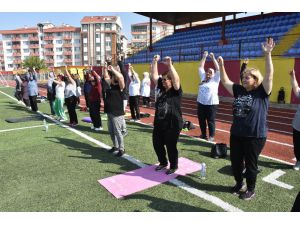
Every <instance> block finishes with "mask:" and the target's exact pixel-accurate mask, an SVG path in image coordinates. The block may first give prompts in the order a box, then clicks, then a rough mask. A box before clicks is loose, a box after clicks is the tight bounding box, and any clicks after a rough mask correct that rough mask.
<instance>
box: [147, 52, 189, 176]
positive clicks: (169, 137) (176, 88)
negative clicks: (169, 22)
mask: <svg viewBox="0 0 300 225" xmlns="http://www.w3.org/2000/svg"><path fill="white" fill-rule="evenodd" d="M159 58H160V57H159V55H155V56H154V58H153V62H152V67H151V78H152V79H153V81H154V83H155V85H157V89H158V94H157V99H156V103H155V118H154V129H153V135H152V141H153V147H154V150H155V152H156V155H157V158H158V161H159V166H157V167H156V169H155V170H156V171H160V170H163V169H165V168H166V167H167V166H168V160H167V158H166V149H165V145H166V148H167V153H168V158H169V161H170V168H169V169H168V170H167V172H166V174H172V173H174V172H175V171H176V170H177V169H178V150H177V141H178V138H179V134H180V131H181V129H182V125H183V120H182V113H181V98H182V89H181V86H180V79H179V76H178V74H177V72H176V70H175V68H174V66H173V65H172V60H171V58H170V57H165V58H164V64H166V66H167V67H168V71H167V72H166V73H164V74H163V76H162V77H161V78H160V77H159V75H158V68H157V62H158V61H159Z"/></svg>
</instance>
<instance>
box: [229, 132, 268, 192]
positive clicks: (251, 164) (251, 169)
mask: <svg viewBox="0 0 300 225" xmlns="http://www.w3.org/2000/svg"><path fill="white" fill-rule="evenodd" d="M265 143H266V138H254V137H237V136H234V135H231V136H230V161H231V168H232V172H233V176H234V179H235V181H236V183H238V184H241V183H242V182H243V170H244V167H245V168H246V182H247V188H248V190H249V191H254V189H255V184H256V177H257V162H258V156H259V154H260V153H261V151H262V149H263V148H264V146H265ZM244 162H245V163H244Z"/></svg>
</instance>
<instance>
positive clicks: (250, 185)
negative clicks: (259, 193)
mask: <svg viewBox="0 0 300 225" xmlns="http://www.w3.org/2000/svg"><path fill="white" fill-rule="evenodd" d="M274 46H275V42H273V39H272V38H267V41H266V43H265V44H262V50H263V52H264V53H265V63H266V65H265V68H266V74H265V77H264V78H263V77H262V75H261V73H260V71H259V70H258V69H255V68H247V69H246V70H245V71H244V72H243V76H242V85H239V84H234V83H233V82H232V81H231V80H230V79H229V78H228V76H227V73H226V71H225V68H224V61H223V58H222V57H219V58H218V62H219V66H220V76H221V81H222V83H223V85H224V87H225V88H226V90H227V91H228V92H229V93H230V94H231V95H233V96H234V98H235V100H234V102H233V123H232V126H231V130H230V149H231V151H230V160H231V167H232V172H233V176H234V179H235V181H236V185H235V186H234V187H233V188H232V193H233V194H238V193H239V194H240V198H242V199H244V200H250V199H252V198H254V197H255V192H254V189H255V184H256V176H257V161H258V156H259V154H260V153H261V151H262V149H263V147H264V145H265V142H266V138H267V111H268V107H269V96H270V94H271V91H272V86H273V72H274V69H273V63H272V57H271V52H272V50H273V48H274ZM244 164H245V165H244ZM244 166H245V168H246V174H245V175H246V182H247V191H245V192H242V189H244V187H243V186H244V184H243V175H242V173H243V169H244Z"/></svg>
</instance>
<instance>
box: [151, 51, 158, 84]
mask: <svg viewBox="0 0 300 225" xmlns="http://www.w3.org/2000/svg"><path fill="white" fill-rule="evenodd" d="M159 59H160V56H159V55H155V56H154V57H153V61H152V66H151V79H152V80H153V82H154V84H155V85H157V81H158V78H159V76H158V68H157V62H158V61H159Z"/></svg>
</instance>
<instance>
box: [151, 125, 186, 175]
mask: <svg viewBox="0 0 300 225" xmlns="http://www.w3.org/2000/svg"><path fill="white" fill-rule="evenodd" d="M179 134H180V130H177V129H166V130H161V129H158V128H156V127H154V129H153V134H152V142H153V147H154V150H155V153H156V155H157V158H158V161H159V163H160V164H161V165H168V160H167V158H166V149H165V145H166V147H167V153H168V158H169V161H170V168H171V169H177V168H178V150H177V141H178V137H179Z"/></svg>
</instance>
